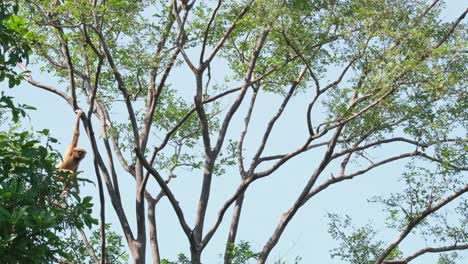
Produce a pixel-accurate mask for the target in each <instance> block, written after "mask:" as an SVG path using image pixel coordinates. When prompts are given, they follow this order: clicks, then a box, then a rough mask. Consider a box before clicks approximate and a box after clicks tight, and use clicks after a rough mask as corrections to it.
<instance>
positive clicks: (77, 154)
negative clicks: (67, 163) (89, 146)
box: [73, 147, 86, 161]
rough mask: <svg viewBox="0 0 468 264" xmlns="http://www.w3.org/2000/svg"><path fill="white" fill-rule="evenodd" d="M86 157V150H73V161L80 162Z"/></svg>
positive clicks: (77, 148) (78, 148) (79, 148)
mask: <svg viewBox="0 0 468 264" xmlns="http://www.w3.org/2000/svg"><path fill="white" fill-rule="evenodd" d="M85 156H86V150H85V149H84V148H82V147H76V148H74V149H73V159H75V160H78V161H80V160H82V159H83V158H84V157H85Z"/></svg>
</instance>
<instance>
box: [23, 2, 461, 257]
mask: <svg viewBox="0 0 468 264" xmlns="http://www.w3.org/2000/svg"><path fill="white" fill-rule="evenodd" d="M442 9H443V5H442V3H441V1H438V0H435V1H432V2H431V3H425V2H423V1H384V0H382V1H380V0H378V1H368V0H353V1H300V0H297V1H296V0H293V1H285V0H278V1H262V0H257V1H255V0H249V1H222V0H219V1H209V2H207V1H186V0H181V1H176V0H173V1H170V2H167V1H144V0H140V1H117V0H115V1H98V0H93V1H87V0H80V1H52V2H51V1H41V0H34V1H24V9H23V10H22V11H21V12H22V14H23V15H24V16H25V17H26V21H27V25H28V27H29V29H30V30H31V32H33V38H34V45H33V50H34V52H35V54H36V55H37V57H38V59H39V60H40V61H41V62H42V63H44V65H45V68H46V69H47V70H49V71H51V72H52V73H53V74H54V75H55V76H56V77H58V78H60V80H62V81H63V83H64V88H66V89H59V88H57V87H53V86H51V85H49V84H43V83H40V82H38V81H36V80H35V79H34V78H33V77H32V76H31V75H30V74H28V73H26V76H27V79H28V82H29V83H30V84H32V85H33V86H36V87H38V88H41V89H44V90H46V91H49V92H51V95H58V96H59V97H61V98H62V99H64V100H65V101H66V102H67V103H68V104H69V105H70V107H71V108H72V109H73V110H76V109H78V108H84V107H85V106H86V107H87V109H88V114H87V116H86V117H83V121H84V126H85V128H86V130H87V133H88V139H89V141H90V143H91V146H92V153H93V156H94V166H95V174H96V177H97V182H98V190H99V194H100V201H101V204H100V205H101V214H100V221H101V256H103V255H105V248H106V247H105V239H104V238H105V235H104V233H105V232H104V231H105V230H104V224H105V212H104V201H105V200H104V193H103V192H104V190H103V186H102V185H101V182H100V181H101V177H102V180H103V183H104V185H105V186H106V190H107V194H108V196H109V199H110V202H111V204H112V207H113V208H114V211H115V213H116V215H117V218H118V221H119V222H120V225H121V227H122V232H123V234H124V236H125V238H126V241H127V244H128V247H129V248H130V252H131V255H132V258H133V259H134V262H135V263H144V262H145V261H146V249H147V247H148V248H149V249H150V251H151V254H152V257H153V261H154V262H155V263H159V262H160V259H161V257H160V252H159V244H158V235H157V234H158V233H157V225H156V215H157V214H156V204H157V203H158V202H159V201H161V199H162V198H163V197H165V198H167V200H168V201H169V203H170V205H171V206H172V209H173V211H174V212H175V214H176V216H177V219H178V222H179V226H180V229H182V231H183V233H184V234H185V237H186V239H187V242H188V243H187V244H188V245H189V248H190V261H191V262H192V263H194V264H197V263H201V261H202V259H201V256H202V252H203V251H204V249H205V248H206V246H207V245H208V244H209V243H210V241H211V240H212V238H213V236H214V235H215V233H217V232H218V231H219V230H220V229H219V227H220V225H221V223H223V220H225V219H224V216H225V214H226V212H227V211H228V209H229V208H231V207H232V208H233V211H232V215H231V221H230V224H229V225H230V227H229V233H228V234H227V240H226V248H225V254H224V261H225V263H230V262H232V261H233V259H232V258H231V257H230V256H231V255H230V252H231V250H232V248H233V245H235V244H236V237H237V231H238V228H239V221H240V219H241V216H242V208H243V204H244V199H245V195H246V194H248V193H246V192H247V191H248V190H249V188H251V186H254V185H261V184H262V182H263V183H264V182H265V181H258V180H260V179H267V178H268V179H272V176H273V175H276V176H277V177H281V176H283V177H293V175H288V169H289V170H290V169H291V167H288V166H291V165H290V164H293V162H294V160H297V159H299V158H300V157H303V158H306V159H305V160H307V162H305V163H304V164H302V166H301V168H303V170H304V171H308V173H310V176H309V177H307V179H306V180H305V182H303V183H302V187H301V189H300V190H299V191H298V193H297V196H296V198H295V199H293V201H292V203H291V206H290V208H289V209H288V210H287V211H286V212H284V214H283V215H282V216H281V218H280V219H279V220H278V223H277V227H276V229H275V230H272V233H271V235H270V236H269V238H268V239H267V241H265V243H264V246H263V249H262V250H261V252H259V255H258V260H257V261H258V263H265V262H266V261H267V258H268V257H269V256H270V253H271V251H272V250H273V249H274V247H275V246H276V245H277V243H278V241H279V240H280V238H281V237H282V235H283V233H284V231H285V230H286V227H287V226H288V225H289V224H290V223H291V220H292V219H293V218H294V217H295V216H296V214H297V213H298V212H299V211H300V209H301V208H303V206H304V205H305V204H307V203H308V202H309V201H313V200H315V199H311V198H315V197H316V196H317V195H318V194H319V193H321V192H322V191H325V190H329V188H330V187H331V186H335V185H338V183H340V185H341V184H345V183H346V182H348V181H349V180H352V179H357V178H362V177H361V176H362V175H364V174H368V173H369V172H373V171H374V170H376V169H377V168H380V167H382V166H384V165H385V166H391V165H392V164H394V166H401V161H402V160H408V161H410V163H409V165H408V166H407V168H406V170H405V173H404V174H403V175H402V176H403V179H404V181H405V184H407V185H408V187H407V189H406V190H403V192H402V193H400V194H394V195H392V196H390V197H389V198H385V197H381V198H376V199H375V201H377V202H382V203H383V204H384V205H385V206H386V208H387V209H388V211H389V213H390V216H389V221H388V224H389V227H390V228H394V229H396V230H398V231H399V232H400V233H399V235H398V237H397V238H395V239H393V240H392V238H388V237H387V238H385V239H384V241H382V242H379V241H377V242H375V240H373V237H372V236H373V234H374V231H373V230H372V229H371V228H364V229H357V232H358V233H359V234H360V235H359V236H357V237H354V236H353V235H352V234H351V238H352V240H351V242H353V243H349V245H353V244H355V243H356V241H362V242H365V243H366V244H365V245H362V246H361V247H358V248H352V247H349V248H346V247H345V246H343V247H341V248H340V249H338V250H337V251H333V252H332V254H333V255H334V256H338V257H341V258H342V259H344V260H347V261H350V262H356V263H362V262H370V263H376V264H379V263H383V262H392V261H393V263H395V262H397V263H405V261H409V260H411V259H414V258H416V257H418V256H420V255H423V254H424V253H425V252H441V251H453V250H459V249H463V248H465V247H466V244H467V237H466V236H464V235H458V234H460V233H461V234H466V232H465V231H466V230H464V229H463V228H465V227H464V226H466V225H464V226H463V225H461V228H462V230H460V226H458V225H457V224H454V225H452V223H453V222H452V221H449V220H444V219H446V218H444V214H445V213H444V212H446V211H445V210H446V208H447V206H449V207H450V208H459V209H457V211H456V212H458V214H455V213H454V214H450V217H460V219H461V220H460V221H461V223H466V210H465V209H466V207H464V206H463V205H464V204H466V202H465V200H464V199H463V195H464V194H465V193H466V191H467V190H468V185H467V182H466V170H467V168H466V164H467V162H466V161H467V154H466V153H467V152H466V150H467V133H466V128H467V122H466V121H467V115H466V106H467V101H468V100H467V93H466V81H467V79H466V78H467V74H466V66H467V57H466V48H467V43H468V42H467V39H466V36H467V34H466V24H464V23H462V21H463V19H464V17H465V16H466V13H467V10H466V9H465V10H461V11H460V16H459V17H458V18H456V19H455V20H454V21H450V22H443V21H441V19H440V12H441V10H442ZM19 66H20V68H21V69H22V70H23V71H25V72H27V68H26V67H25V66H24V65H19ZM187 74H190V76H191V77H190V78H191V79H189V80H188V81H187V82H186V83H184V86H183V87H182V86H180V84H179V85H177V84H178V83H177V81H176V80H177V78H176V79H175V81H173V79H171V77H173V76H175V75H176V76H177V77H179V78H180V77H182V76H189V75H187ZM171 81H172V82H171ZM298 97H299V98H298ZM264 98H268V99H271V98H281V102H280V103H279V105H275V104H273V103H271V104H266V105H263V104H259V103H258V102H259V101H261V100H263V99H264ZM300 99H302V100H300ZM293 100H295V103H294V107H298V108H296V109H301V110H300V111H302V112H301V114H302V118H300V117H298V118H297V120H295V122H294V126H291V125H289V126H288V125H286V126H284V127H283V129H284V128H287V129H288V132H289V136H287V137H285V138H281V139H280V140H276V141H275V138H274V133H275V132H277V131H278V130H279V129H281V127H280V126H281V125H284V123H283V124H282V123H281V122H280V118H281V116H282V115H283V114H284V112H285V110H286V109H289V108H291V107H292V104H291V101H293ZM299 106H300V108H299ZM258 108H260V109H258ZM122 109H125V111H126V117H127V116H128V119H127V118H123V119H122V118H120V119H119V118H118V117H116V116H115V115H114V113H115V112H118V111H122ZM259 113H272V114H271V116H270V117H266V120H265V119H262V118H261V117H262V116H263V117H264V115H261V116H260V117H259V115H258V114H259ZM93 120H96V121H97V122H98V123H99V128H100V129H99V132H100V138H97V137H96V135H95V134H94V130H93V124H95V123H93ZM127 120H129V121H127ZM96 124H97V123H96ZM258 127H263V132H262V133H261V134H260V135H258V134H255V135H252V132H253V131H254V130H253V128H258ZM255 131H258V130H255ZM249 132H251V133H249ZM293 135H294V136H293ZM298 139H301V141H302V142H301V143H300V144H297V143H296V142H297V141H296V140H298ZM98 141H99V142H98ZM247 141H249V142H250V141H252V142H253V143H251V144H247V143H246V142H247ZM293 142H294V143H293ZM296 144H297V145H296ZM294 145H296V146H294ZM274 147H278V148H274ZM117 162H118V163H119V165H118V164H116V163H117ZM120 167H121V168H123V171H125V172H122V170H121V169H120ZM233 168H234V169H235V168H237V174H238V175H239V182H238V184H236V186H235V187H233V188H234V192H233V193H232V195H231V196H230V197H229V198H228V199H227V200H226V201H224V202H219V201H216V204H221V207H220V208H219V209H218V210H219V211H218V214H217V215H216V216H214V218H212V217H211V214H207V210H208V209H209V208H210V207H209V204H210V205H211V204H212V203H213V201H212V200H213V199H212V194H213V190H214V186H213V184H214V183H213V176H214V175H220V176H221V177H222V176H225V175H229V174H231V175H232V173H233ZM124 174H128V175H130V177H131V178H132V179H134V184H135V191H134V195H133V196H132V197H133V198H134V200H135V205H134V209H135V210H134V213H135V218H136V223H131V222H129V218H128V214H129V211H128V210H125V209H124V208H125V207H124V206H123V202H122V201H123V198H122V194H121V187H120V186H119V181H122V179H123V178H124V177H125V176H124ZM184 174H185V175H201V176H200V177H201V178H202V180H201V185H200V186H193V185H190V186H186V187H185V188H187V189H190V190H197V191H198V192H199V199H198V201H197V205H195V208H196V209H194V210H193V211H194V213H195V216H194V217H193V218H192V217H190V218H189V216H188V212H191V211H189V210H188V209H187V208H190V206H187V205H182V204H180V203H179V201H178V198H177V193H176V192H175V191H174V188H171V187H170V183H171V182H172V181H174V178H175V177H176V175H177V176H182V175H184ZM185 175H184V176H185ZM330 175H331V176H330ZM184 178H185V177H177V181H181V182H184ZM428 179H429V181H428ZM185 180H186V179H185ZM154 186H158V188H159V189H156V188H155V187H154ZM330 189H331V188H330ZM155 190H156V191H155ZM280 191H281V190H274V192H280ZM127 197H128V194H125V198H127ZM210 198H211V199H210ZM278 198H283V199H286V198H288V200H289V197H282V196H280V197H278ZM345 198H346V197H345ZM209 202H210V203H209ZM271 203H272V204H273V203H274V201H272V202H271ZM145 204H147V208H146V209H145ZM331 220H332V225H331V227H330V233H331V235H332V236H333V237H334V238H336V239H350V235H346V234H345V233H341V231H338V230H340V228H341V227H347V226H349V223H348V221H347V220H345V222H344V224H340V223H339V222H336V221H337V220H336V217H335V218H333V217H332V219H331ZM443 223H447V224H446V225H444V224H443ZM448 223H450V224H448ZM343 225H344V226H343ZM410 234H413V235H416V236H419V235H421V236H422V237H426V236H427V237H431V238H434V237H437V236H438V235H442V237H443V238H444V239H439V240H437V241H432V240H431V241H430V242H431V243H434V244H436V243H440V244H441V246H440V247H438V246H437V247H431V248H436V250H432V249H429V248H421V251H418V252H422V253H421V254H419V253H418V252H416V253H414V254H412V253H408V252H406V251H404V250H403V248H402V242H403V241H404V240H405V239H407V237H408V235H410ZM454 234H457V235H454ZM434 235H435V236H434ZM360 236H361V237H362V236H364V238H360ZM452 236H453V237H454V238H453V239H452ZM449 238H450V239H449ZM358 239H359V240H358ZM148 240H149V242H150V243H149V245H148V246H147V242H148ZM421 245H423V244H421ZM371 246H378V247H377V248H375V249H374V250H372V251H369V248H370V247H371ZM422 247H424V246H422ZM349 250H352V251H353V252H351V253H352V254H351V253H349ZM431 250H432V251H431ZM354 251H359V252H354ZM405 254H407V255H405ZM418 254H419V255H418ZM398 261H399V262H398ZM441 261H449V260H448V259H447V258H445V260H441ZM101 262H104V260H103V259H101Z"/></svg>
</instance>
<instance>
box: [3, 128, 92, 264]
mask: <svg viewBox="0 0 468 264" xmlns="http://www.w3.org/2000/svg"><path fill="white" fill-rule="evenodd" d="M42 134H43V135H48V131H42ZM47 141H50V138H49V139H48V140H47ZM0 157H1V158H0V238H1V239H0V254H1V255H2V261H3V262H4V263H18V262H21V263H37V262H51V261H52V260H54V259H55V258H57V257H60V256H61V257H64V256H66V254H65V248H66V245H65V244H64V243H63V241H62V239H61V237H60V234H61V233H64V232H66V230H70V229H74V228H82V227H83V226H84V225H85V224H86V225H88V226H91V225H92V224H95V223H96V220H95V219H93V218H92V217H91V211H92V206H93V204H92V203H91V197H85V198H84V199H83V200H81V199H79V198H78V200H76V201H75V200H74V201H72V200H71V199H70V200H69V201H64V200H63V199H62V198H61V197H60V194H61V192H62V190H63V185H62V184H61V183H60V182H59V181H58V180H57V175H56V169H55V164H57V157H58V156H57V154H56V153H55V152H54V151H52V148H51V146H50V145H49V143H46V144H42V143H41V142H40V141H38V140H36V139H34V138H33V136H32V135H31V133H29V132H16V131H14V130H12V131H8V132H1V133H0ZM73 192H75V191H73ZM73 197H78V196H77V195H76V193H75V194H74V195H73Z"/></svg>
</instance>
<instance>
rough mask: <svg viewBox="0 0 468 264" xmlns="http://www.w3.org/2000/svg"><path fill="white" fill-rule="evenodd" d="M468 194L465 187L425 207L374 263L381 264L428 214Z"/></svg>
mask: <svg viewBox="0 0 468 264" xmlns="http://www.w3.org/2000/svg"><path fill="white" fill-rule="evenodd" d="M466 192H468V185H465V187H464V188H462V189H460V190H458V191H455V192H454V193H452V195H450V196H448V197H447V198H445V199H443V200H442V201H440V202H439V203H437V204H435V205H434V206H432V205H430V206H428V207H427V209H426V210H424V211H423V212H421V213H420V214H419V215H418V216H416V217H414V218H413V219H411V220H410V221H409V223H408V224H407V225H406V228H405V229H404V230H403V231H402V232H401V233H400V234H399V236H398V238H397V239H396V240H395V241H394V242H392V243H391V244H390V245H389V246H388V247H387V248H386V249H385V250H384V251H383V252H382V254H381V255H380V256H379V257H378V258H377V260H376V261H375V264H380V263H382V262H383V261H384V260H385V258H386V257H387V256H388V255H389V254H390V252H391V251H392V250H393V249H394V248H396V247H397V246H398V245H399V244H400V243H401V241H403V240H404V239H405V238H406V236H408V234H409V233H410V232H411V231H412V230H413V229H414V228H415V227H416V226H417V225H418V224H419V223H420V222H421V221H422V220H424V219H426V217H428V216H429V215H430V214H432V213H435V212H437V211H438V210H439V209H441V208H442V207H444V206H445V205H447V204H448V203H450V202H451V201H453V200H455V199H456V198H458V197H459V196H461V195H463V194H464V193H466Z"/></svg>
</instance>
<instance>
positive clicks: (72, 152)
mask: <svg viewBox="0 0 468 264" xmlns="http://www.w3.org/2000/svg"><path fill="white" fill-rule="evenodd" d="M82 114H83V111H81V110H77V111H76V121H75V128H74V129H73V140H72V142H71V144H70V145H69V146H68V147H67V150H66V151H65V154H64V155H63V161H62V162H60V163H59V164H58V166H57V168H58V170H59V171H62V172H68V173H70V174H73V173H75V172H76V171H77V170H78V166H79V165H80V161H81V160H82V159H83V158H84V157H85V156H86V150H85V149H84V148H82V147H78V146H77V144H78V139H79V137H80V117H81V115H82ZM59 180H60V181H62V182H64V183H65V190H66V191H68V189H69V188H70V185H71V182H73V185H74V186H75V187H76V188H77V189H78V183H77V180H76V175H75V176H74V177H73V179H68V180H65V179H63V178H62V177H59Z"/></svg>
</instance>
